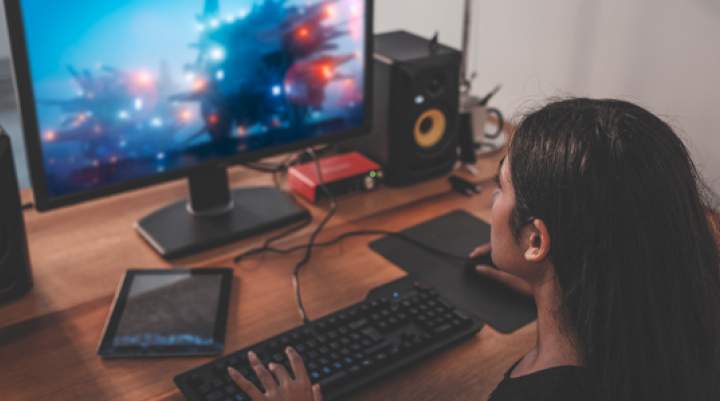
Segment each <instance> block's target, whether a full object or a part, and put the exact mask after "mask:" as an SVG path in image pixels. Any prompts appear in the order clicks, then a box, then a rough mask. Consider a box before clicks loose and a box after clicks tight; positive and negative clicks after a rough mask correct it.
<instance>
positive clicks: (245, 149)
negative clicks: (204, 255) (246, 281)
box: [5, 0, 372, 257]
mask: <svg viewBox="0 0 720 401" xmlns="http://www.w3.org/2000/svg"><path fill="white" fill-rule="evenodd" d="M5 8H6V14H7V21H8V28H9V33H10V39H11V48H12V55H13V61H14V71H15V77H16V82H17V89H18V95H19V104H20V108H21V112H22V122H23V129H24V131H25V139H26V145H27V149H28V160H29V164H30V170H31V178H32V184H33V190H34V193H35V202H36V206H37V209H38V210H40V211H45V210H49V209H53V208H57V207H62V206H67V205H71V204H75V203H78V202H82V201H86V200H90V199H95V198H98V197H102V196H107V195H111V194H115V193H118V192H121V191H126V190H130V189H135V188H139V187H142V186H146V185H151V184H157V183H160V182H164V181H168V180H172V179H178V178H182V177H187V178H188V182H189V193H190V195H189V197H188V200H187V201H185V200H183V201H179V202H177V203H176V204H173V205H169V206H167V207H165V208H163V209H161V210H158V211H157V212H155V213H152V214H151V215H149V216H146V217H145V218H143V219H141V220H140V221H139V222H138V224H137V228H138V231H139V232H140V233H141V234H142V236H143V237H145V238H146V239H147V240H148V242H149V243H150V244H151V245H152V246H153V247H154V248H155V249H156V250H157V251H158V252H160V253H161V254H162V255H164V256H166V257H175V256H182V255H185V254H188V253H191V252H195V251H199V250H202V249H206V248H208V247H213V246H217V245H220V244H223V243H226V242H229V241H232V240H235V239H239V238H242V237H245V236H248V235H252V234H255V233H258V232H261V231H265V230H269V229H274V228H277V227H279V226H282V225H285V224H291V223H293V222H296V221H298V220H301V219H305V218H307V217H308V213H307V211H305V210H304V209H303V208H301V207H300V206H298V205H297V204H296V203H295V202H294V200H293V199H292V198H291V197H290V196H288V195H287V194H284V193H282V192H280V191H277V190H274V189H272V188H240V189H236V190H230V188H229V186H228V177H227V171H226V169H227V167H228V166H230V165H233V164H238V163H242V162H246V161H251V160H256V159H259V158H262V157H266V156H269V155H273V154H278V153H281V152H288V151H291V150H293V149H300V148H303V147H308V146H310V145H313V144H317V143H328V142H332V141H337V140H341V139H345V138H349V137H352V136H355V135H360V134H363V133H366V132H368V130H369V122H370V110H371V109H372V108H371V105H370V102H371V93H370V91H371V86H372V85H371V77H370V73H371V67H370V66H371V64H370V63H371V61H372V57H371V55H372V49H371V46H372V36H371V35H372V0H103V1H97V0H73V1H56V0H5Z"/></svg>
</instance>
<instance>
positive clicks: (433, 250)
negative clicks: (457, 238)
mask: <svg viewBox="0 0 720 401" xmlns="http://www.w3.org/2000/svg"><path fill="white" fill-rule="evenodd" d="M369 235H388V236H392V237H395V238H398V239H401V240H403V241H405V242H408V243H410V244H413V245H415V246H417V247H418V248H421V249H424V250H426V251H428V252H430V253H434V254H436V255H438V256H441V257H444V258H448V259H455V260H459V261H467V260H468V257H467V256H460V255H455V254H452V253H450V252H446V251H443V250H441V249H438V248H434V247H432V246H430V245H428V244H425V243H424V242H422V241H418V240H416V239H415V238H412V237H410V236H408V235H406V234H403V233H400V232H396V231H386V230H372V229H371V230H357V231H347V232H344V233H342V234H340V235H338V236H337V237H335V238H333V239H331V240H328V241H325V242H318V243H316V244H314V245H313V247H315V248H323V247H328V246H332V245H335V244H337V243H338V242H340V241H342V240H344V239H347V238H350V237H361V236H369ZM306 247H307V243H305V244H302V245H296V246H293V247H290V248H286V249H281V248H273V247H267V248H266V249H264V250H263V251H262V252H270V253H276V254H280V255H286V254H290V253H293V252H296V251H299V250H301V249H304V248H306ZM256 249H260V248H256ZM258 253H261V252H252V253H250V251H248V252H246V253H245V254H243V255H239V256H238V257H236V258H235V262H236V263H239V262H240V261H241V260H242V259H243V258H245V257H248V256H253V255H255V254H258Z"/></svg>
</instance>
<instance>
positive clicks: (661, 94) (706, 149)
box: [376, 0, 720, 193]
mask: <svg viewBox="0 0 720 401" xmlns="http://www.w3.org/2000/svg"><path fill="white" fill-rule="evenodd" d="M474 4H475V6H474V7H475V12H474V19H475V20H474V23H475V29H474V35H473V39H474V42H473V45H472V47H473V49H474V54H473V55H472V62H473V68H474V69H476V70H477V72H478V74H479V76H478V79H477V80H476V82H475V86H474V91H475V92H478V93H483V92H486V91H488V90H489V89H491V88H492V86H493V85H494V84H496V83H502V84H503V89H502V91H501V92H500V94H499V95H498V96H497V98H496V100H495V103H496V105H498V106H500V107H501V109H502V110H504V111H505V112H506V113H507V114H517V113H518V112H522V111H523V110H527V109H528V108H530V107H533V106H537V105H539V104H540V103H541V102H542V100H543V99H544V98H546V97H549V96H565V95H582V96H591V97H620V98H624V99H628V100H631V101H635V102H637V103H640V104H641V105H643V106H645V107H647V108H649V109H650V110H652V111H654V112H655V113H658V114H660V115H662V116H663V117H665V118H666V119H667V120H669V121H670V122H671V124H672V125H673V126H674V127H675V128H676V130H677V131H678V132H679V134H680V135H681V136H682V137H683V138H684V139H685V142H686V143H687V144H688V146H689V147H690V149H691V152H692V153H693V156H694V159H695V161H696V163H697V164H698V165H699V166H700V168H701V171H702V172H703V174H704V176H705V178H706V180H707V181H708V183H709V184H711V186H712V187H713V189H714V190H715V192H717V193H720V1H719V0H544V1H537V0H496V1H481V0H475V2H474ZM462 6H463V1H462V0H442V1H439V0H377V1H376V30H377V31H385V30H391V29H400V28H406V29H409V30H411V31H414V32H418V33H421V34H423V35H426V36H429V35H431V34H432V32H434V31H435V30H439V31H440V37H441V40H443V41H444V42H446V43H448V44H451V45H455V46H459V45H460V38H461V21H462V17H461V16H462Z"/></svg>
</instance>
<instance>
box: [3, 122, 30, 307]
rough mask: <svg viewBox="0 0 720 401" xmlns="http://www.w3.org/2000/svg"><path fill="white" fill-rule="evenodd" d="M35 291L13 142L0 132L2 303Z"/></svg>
mask: <svg viewBox="0 0 720 401" xmlns="http://www.w3.org/2000/svg"><path fill="white" fill-rule="evenodd" d="M31 288H32V275H31V273H30V256H29V254H28V247H27V239H26V236H25V221H24V219H23V215H22V206H21V204H20V191H19V189H18V183H17V176H16V173H15V163H14V161H13V157H12V149H11V147H10V138H8V136H7V135H5V133H4V132H3V131H2V129H1V128H0V303H3V302H8V301H12V300H15V299H17V298H20V297H21V296H23V295H24V294H26V293H27V292H28V291H30V289H31Z"/></svg>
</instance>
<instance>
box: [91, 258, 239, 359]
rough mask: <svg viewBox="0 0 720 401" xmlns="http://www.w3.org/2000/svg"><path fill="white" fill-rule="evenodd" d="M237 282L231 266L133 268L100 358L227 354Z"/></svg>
mask: <svg viewBox="0 0 720 401" xmlns="http://www.w3.org/2000/svg"><path fill="white" fill-rule="evenodd" d="M232 278H233V271H232V269H227V268H202V269H172V270H168V269H158V270H146V269H132V270H128V271H127V273H125V276H124V277H123V280H122V282H121V284H120V287H119V288H118V290H117V293H116V294H115V301H114V302H113V306H112V308H111V313H110V317H109V318H108V321H107V323H106V324H105V330H104V333H103V336H102V339H101V340H100V344H99V346H98V355H100V356H102V357H104V358H135V357H163V356H201V355H217V354H220V353H222V351H223V346H224V344H225V327H226V324H227V314H228V304H229V301H230V289H231V285H232Z"/></svg>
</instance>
